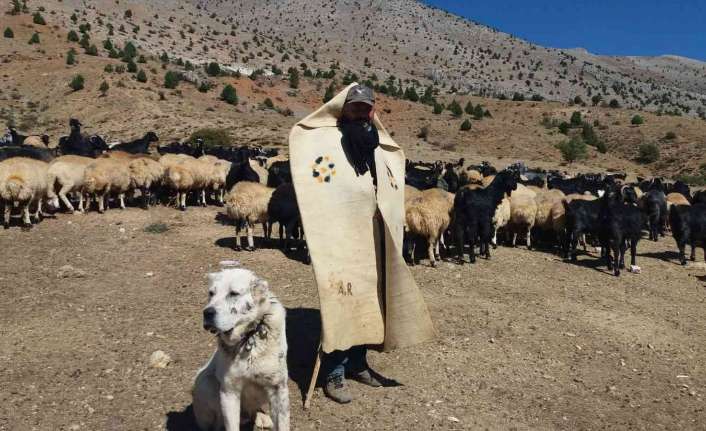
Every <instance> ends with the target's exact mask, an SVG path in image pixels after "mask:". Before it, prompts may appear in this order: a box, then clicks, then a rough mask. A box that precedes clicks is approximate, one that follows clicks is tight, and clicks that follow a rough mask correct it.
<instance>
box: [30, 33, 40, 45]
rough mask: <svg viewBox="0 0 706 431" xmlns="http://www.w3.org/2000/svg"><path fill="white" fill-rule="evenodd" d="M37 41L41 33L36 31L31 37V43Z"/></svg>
mask: <svg viewBox="0 0 706 431" xmlns="http://www.w3.org/2000/svg"><path fill="white" fill-rule="evenodd" d="M35 43H39V33H34V34H33V35H32V37H31V38H30V39H29V44H30V45H34V44H35Z"/></svg>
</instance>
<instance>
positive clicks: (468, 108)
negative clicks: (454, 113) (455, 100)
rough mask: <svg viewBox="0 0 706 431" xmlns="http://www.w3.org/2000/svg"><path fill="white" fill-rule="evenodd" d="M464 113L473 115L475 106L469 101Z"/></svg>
mask: <svg viewBox="0 0 706 431" xmlns="http://www.w3.org/2000/svg"><path fill="white" fill-rule="evenodd" d="M463 112H465V113H466V114H468V115H473V104H472V103H471V101H470V100H469V101H468V103H466V107H465V108H463Z"/></svg>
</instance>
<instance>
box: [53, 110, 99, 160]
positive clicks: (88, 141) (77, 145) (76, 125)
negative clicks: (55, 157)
mask: <svg viewBox="0 0 706 431" xmlns="http://www.w3.org/2000/svg"><path fill="white" fill-rule="evenodd" d="M81 126H82V124H81V122H80V121H78V120H77V119H75V118H72V119H70V120H69V127H70V128H71V133H70V134H69V136H62V137H61V138H59V151H60V152H61V154H63V155H69V154H73V155H76V156H84V157H94V158H95V157H98V156H99V155H100V154H101V153H103V152H104V151H107V150H108V145H107V144H106V143H105V140H104V139H103V138H101V137H100V136H98V135H91V136H83V135H82V134H81Z"/></svg>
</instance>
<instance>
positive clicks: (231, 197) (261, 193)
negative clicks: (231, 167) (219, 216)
mask: <svg viewBox="0 0 706 431" xmlns="http://www.w3.org/2000/svg"><path fill="white" fill-rule="evenodd" d="M274 191H275V189H273V188H270V187H267V186H264V185H262V184H260V183H255V182H251V181H241V182H238V183H236V184H235V186H233V188H232V189H231V190H230V191H229V192H228V194H227V195H226V215H227V216H228V218H230V219H231V220H233V222H234V223H235V249H236V250H239V249H240V248H241V247H240V230H241V228H242V226H243V225H245V230H246V233H247V236H248V246H247V248H246V250H248V251H253V250H255V241H254V239H253V226H254V225H255V223H263V225H265V224H266V223H267V220H268V215H267V208H268V205H269V203H270V199H271V198H272V194H273V193H274ZM263 228H264V230H265V232H267V226H266V225H265V226H263Z"/></svg>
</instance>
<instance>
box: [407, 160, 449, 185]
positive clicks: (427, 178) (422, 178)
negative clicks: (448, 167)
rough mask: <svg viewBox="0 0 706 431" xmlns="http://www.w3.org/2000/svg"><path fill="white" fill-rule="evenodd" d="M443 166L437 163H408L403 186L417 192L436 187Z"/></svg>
mask: <svg viewBox="0 0 706 431" xmlns="http://www.w3.org/2000/svg"><path fill="white" fill-rule="evenodd" d="M442 170H443V165H441V164H439V163H433V164H431V163H421V162H408V163H407V166H406V170H405V184H408V185H410V186H412V187H414V188H416V189H419V190H428V189H432V188H434V187H436V186H437V183H438V182H439V178H440V177H441V172H442Z"/></svg>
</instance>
